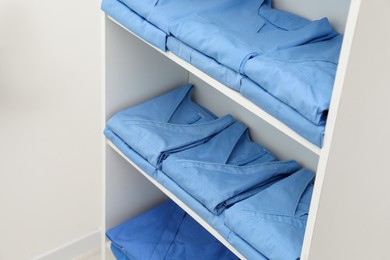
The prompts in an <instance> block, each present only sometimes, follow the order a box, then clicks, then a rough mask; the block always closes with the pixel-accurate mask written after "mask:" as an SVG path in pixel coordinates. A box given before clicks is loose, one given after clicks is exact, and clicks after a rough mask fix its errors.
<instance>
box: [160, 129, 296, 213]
mask: <svg viewBox="0 0 390 260" xmlns="http://www.w3.org/2000/svg"><path fill="white" fill-rule="evenodd" d="M299 168H300V167H299V165H298V164H297V163H296V162H295V161H275V158H274V157H273V156H272V155H270V154H269V153H268V152H265V151H264V149H263V148H262V147H260V146H259V145H258V144H255V143H253V142H252V141H251V140H250V139H249V137H248V129H247V128H246V127H245V126H244V125H242V124H241V123H238V122H237V123H235V124H233V125H231V126H229V127H227V128H226V129H225V130H223V131H222V132H220V133H218V134H216V135H215V136H213V137H212V139H210V140H209V141H208V142H206V143H204V144H200V145H198V146H195V147H191V148H189V149H186V150H183V151H180V152H177V153H175V154H172V155H171V156H169V157H167V158H166V159H165V160H164V161H163V163H162V172H163V173H165V174H166V175H167V176H169V177H170V178H171V179H172V180H173V181H174V182H176V183H177V184H178V185H179V186H180V187H181V188H182V189H183V190H185V191H186V192H188V193H189V194H190V195H191V196H193V197H194V198H195V199H196V200H198V201H199V202H200V203H201V204H202V205H204V206H205V207H206V208H207V209H209V210H210V212H212V213H214V214H220V213H221V212H222V211H223V210H225V209H226V208H227V207H229V206H231V205H233V204H234V203H236V202H238V201H240V200H243V199H245V198H248V197H250V196H251V195H253V194H256V193H258V192H259V191H261V190H263V189H265V188H266V187H268V186H269V185H272V183H274V182H276V181H278V180H280V179H282V178H285V177H286V176H288V175H289V174H292V173H294V172H295V171H297V170H298V169H299Z"/></svg>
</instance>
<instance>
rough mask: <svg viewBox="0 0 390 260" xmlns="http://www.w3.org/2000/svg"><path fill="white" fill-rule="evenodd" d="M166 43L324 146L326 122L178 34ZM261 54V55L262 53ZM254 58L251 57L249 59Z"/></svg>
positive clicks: (314, 141)
mask: <svg viewBox="0 0 390 260" xmlns="http://www.w3.org/2000/svg"><path fill="white" fill-rule="evenodd" d="M167 47H168V49H169V50H170V51H172V52H173V53H174V54H176V55H177V56H179V57H181V58H183V59H184V60H186V61H188V62H190V63H191V64H193V65H194V66H196V67H197V68H199V69H201V70H202V71H204V72H206V73H208V74H209V75H210V76H212V77H214V78H215V79H217V80H218V81H220V82H222V83H224V84H225V85H227V86H229V87H231V88H233V89H235V90H237V91H240V92H241V94H242V95H244V96H245V97H247V98H248V99H249V100H251V101H252V102H254V103H255V104H256V105H258V106H259V107H260V108H262V109H263V110H264V111H266V112H267V113H269V114H270V115H272V116H274V117H275V118H277V119H279V120H280V121H282V122H283V123H285V124H286V125H287V126H289V127H290V128H291V129H293V130H294V131H295V132H297V133H298V134H299V135H301V136H302V137H304V138H306V139H307V140H309V141H310V142H312V143H313V144H315V145H317V146H318V147H321V146H322V141H323V135H324V130H325V126H324V125H317V124H314V123H313V122H311V121H310V120H308V119H307V118H306V117H304V116H302V115H301V114H300V113H298V112H297V111H296V110H295V109H293V108H292V107H290V106H288V105H287V104H286V103H284V102H282V101H280V100H279V99H277V98H276V97H274V96H273V95H271V94H270V93H269V92H267V91H266V90H265V89H263V88H261V87H260V86H259V85H257V84H256V83H255V82H253V81H252V80H250V79H249V78H248V77H246V76H243V75H241V74H239V73H237V72H235V71H233V70H231V69H229V68H227V67H225V66H223V65H221V64H219V63H217V62H216V61H215V60H213V59H211V58H210V57H207V56H206V55H204V54H202V53H200V52H198V51H197V50H194V49H193V48H191V47H190V46H188V45H186V44H184V43H183V42H181V41H179V40H178V39H176V38H175V37H172V36H171V37H168V40H167ZM259 57H260V56H259ZM250 61H252V59H251V60H249V61H248V64H249V62H250Z"/></svg>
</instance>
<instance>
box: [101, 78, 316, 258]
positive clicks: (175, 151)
mask: <svg viewBox="0 0 390 260" xmlns="http://www.w3.org/2000/svg"><path fill="white" fill-rule="evenodd" d="M191 89H192V85H190V84H186V85H183V86H181V87H179V88H176V89H174V90H171V91H169V92H167V93H165V94H163V95H161V96H158V97H156V98H154V99H152V100H149V101H147V102H144V103H141V104H138V105H136V106H133V107H130V108H128V109H125V110H123V111H121V112H118V113H117V114H116V115H114V116H113V117H112V118H111V119H110V120H109V121H108V122H107V127H106V129H105V134H106V136H107V138H108V139H110V140H111V141H112V142H113V143H114V144H115V145H116V146H117V147H118V148H119V149H120V150H121V151H122V152H123V153H124V154H125V155H126V156H127V157H128V158H130V159H131V160H133V161H134V162H135V163H136V164H137V165H138V166H139V167H140V168H141V169H143V170H144V171H145V172H146V173H147V174H149V175H150V176H151V177H152V178H154V179H155V180H157V181H158V182H159V183H160V184H162V185H163V186H164V187H166V188H167V189H168V190H170V191H171V192H172V193H173V194H174V195H175V196H176V197H178V198H179V199H180V200H182V201H183V202H184V203H185V204H186V205H188V206H189V207H190V208H191V209H192V210H194V211H195V212H196V213H197V214H198V215H199V216H201V217H202V218H203V219H204V220H205V221H206V222H207V223H209V224H210V225H211V226H212V227H213V228H214V229H215V230H217V231H218V232H219V233H220V234H221V236H223V237H224V238H225V239H226V240H227V241H229V242H230V243H231V244H232V245H233V246H235V247H236V248H237V249H238V250H239V251H240V252H241V253H242V254H243V255H244V256H245V257H247V258H248V259H267V258H268V255H270V254H269V251H270V252H273V251H274V250H278V248H276V247H270V248H268V247H267V245H265V246H266V247H267V248H268V251H267V249H264V248H263V247H261V246H258V244H257V243H253V241H252V239H254V240H256V237H257V236H260V233H262V232H263V230H266V231H268V233H267V235H269V236H275V238H274V239H275V241H280V243H281V244H280V246H281V247H283V248H285V250H286V251H288V253H290V255H297V257H299V253H300V250H301V245H302V240H303V234H304V230H305V223H306V222H305V221H306V216H307V214H308V210H309V203H310V197H311V188H310V185H312V184H311V181H312V179H313V176H314V175H313V174H312V173H311V172H309V171H307V170H305V169H301V168H300V166H299V165H298V164H297V163H296V162H295V161H291V160H290V161H278V160H277V159H276V158H275V156H274V155H272V154H271V153H270V152H268V151H267V150H266V149H265V148H264V147H262V146H261V145H259V144H257V143H255V142H253V141H252V140H251V139H250V137H249V130H248V128H247V127H246V126H245V125H243V124H242V123H240V122H238V121H236V120H235V119H234V118H233V117H232V116H230V115H226V116H224V117H220V118H218V117H217V116H215V115H214V114H213V113H212V112H210V111H208V110H207V109H205V108H203V107H202V106H200V105H198V104H196V103H195V102H193V101H192V100H191V96H190V94H191ZM300 176H303V177H302V178H301V177H300ZM306 187H307V188H306ZM279 191H282V192H279ZM264 201H266V202H267V203H268V204H267V203H265V202H264ZM246 208H249V209H250V211H251V213H250V214H249V213H247V211H249V210H246ZM268 210H271V211H268ZM272 210H273V211H272ZM252 212H258V213H253V214H252ZM273 213H275V214H274V215H280V216H284V217H285V219H287V220H286V221H285V225H287V226H289V225H293V226H291V231H290V229H288V228H279V226H278V225H279V223H278V221H275V219H271V220H270V221H268V222H267V224H269V225H270V227H268V228H269V230H271V231H272V230H273V227H275V230H276V233H275V234H272V232H270V231H269V230H267V229H266V228H264V226H265V224H262V225H260V226H258V227H256V223H257V221H258V220H257V219H256V217H257V216H260V217H259V218H261V216H263V215H265V214H271V215H272V214H273ZM237 215H238V216H239V217H238V218H236V216H237ZM240 216H242V217H240ZM252 217H253V218H252ZM296 218H299V221H298V222H299V225H298V226H297V227H296V226H295V222H294V221H295V219H296ZM251 219H252V220H253V221H254V222H251ZM276 220H278V219H276ZM290 220H293V221H290ZM241 222H246V223H247V224H248V225H253V228H252V229H251V228H250V226H248V225H243V224H242V223H241ZM249 223H250V224H249ZM248 229H249V230H251V231H253V233H252V232H249V231H248ZM248 232H249V233H250V235H252V236H251V237H249V239H248V238H247V235H248ZM286 232H287V233H286ZM285 233H286V236H284V234H285ZM264 234H266V233H264ZM282 238H283V239H282ZM113 240H115V239H113ZM248 243H249V244H248ZM271 255H272V254H271ZM286 255H287V253H286ZM136 259H138V258H136ZM141 259H142V258H141ZM147 259H152V258H147ZM166 259H169V258H166ZM188 259H191V258H188ZM193 259H196V258H193ZM271 259H272V258H271ZM276 259H278V258H276ZM281 259H282V258H281Z"/></svg>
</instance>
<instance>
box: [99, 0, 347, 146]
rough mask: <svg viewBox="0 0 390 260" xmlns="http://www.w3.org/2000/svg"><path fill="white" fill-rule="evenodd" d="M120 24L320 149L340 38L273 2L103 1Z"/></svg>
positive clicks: (324, 26)
mask: <svg viewBox="0 0 390 260" xmlns="http://www.w3.org/2000/svg"><path fill="white" fill-rule="evenodd" d="M102 9H103V10H104V11H105V12H106V13H107V14H108V15H110V16H111V17H113V18H114V19H115V20H116V21H118V22H119V23H121V24H122V25H124V26H125V27H127V28H128V29H129V30H131V31H133V32H134V33H135V34H137V35H138V36H140V37H142V38H143V39H145V40H146V41H148V42H149V43H151V44H153V45H154V46H156V47H157V48H160V49H161V50H163V51H167V50H169V51H171V52H173V53H175V54H176V55H177V56H179V57H181V58H182V59H184V60H186V61H188V62H189V63H191V64H193V65H194V66H196V67H198V68H199V69H201V70H203V71H204V72H206V73H208V74H209V75H210V76H212V77H214V78H215V79H217V80H219V81H221V82H222V83H224V84H225V85H226V86H229V87H231V88H233V89H235V90H237V91H239V92H240V93H241V94H242V95H244V96H246V97H247V98H248V99H249V100H251V101H253V102H254V103H255V104H257V105H258V106H259V107H261V108H262V109H264V110H265V111H267V112H268V113H270V114H271V115H273V116H274V117H276V118H278V119H279V120H281V121H282V122H284V123H285V124H286V125H288V126H289V127H290V128H292V129H293V130H294V131H296V132H297V133H298V134H300V135H301V136H303V137H304V138H306V139H307V140H309V141H310V142H312V143H314V144H315V145H317V146H319V147H321V145H322V139H323V133H324V129H325V122H326V117H327V114H328V109H329V103H330V97H331V93H332V88H333V82H334V77H335V73H336V69H337V63H338V58H339V53H340V47H341V42H342V36H341V35H340V34H338V33H337V32H335V31H333V29H332V27H331V25H330V24H329V22H328V20H327V19H326V18H323V19H321V20H317V21H313V22H310V21H308V20H306V19H303V18H301V17H299V16H296V15H293V14H290V13H287V12H283V11H279V10H275V9H273V8H271V1H270V0H263V1H258V0H248V1H240V0H222V1H221V0H218V1H217V0H212V1H205V0H148V1H145V0H103V2H102Z"/></svg>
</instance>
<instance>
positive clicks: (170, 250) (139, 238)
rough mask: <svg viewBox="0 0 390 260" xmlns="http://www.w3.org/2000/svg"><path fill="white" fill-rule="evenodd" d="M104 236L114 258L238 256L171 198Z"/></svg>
mask: <svg viewBox="0 0 390 260" xmlns="http://www.w3.org/2000/svg"><path fill="white" fill-rule="evenodd" d="M107 237H108V238H109V239H110V240H111V241H112V244H111V248H112V251H113V253H114V255H115V256H116V257H117V259H137V260H141V259H150V260H161V259H166V260H174V259H175V260H179V259H193V260H203V259H204V260H214V259H238V258H237V257H236V256H235V255H234V254H233V253H231V252H230V251H229V250H228V249H227V248H226V247H225V246H224V245H222V244H221V243H220V242H219V241H218V240H217V239H216V238H214V237H213V236H212V235H211V234H210V233H209V232H208V231H206V230H205V229H204V228H203V227H202V226H200V225H199V224H198V223H197V222H196V221H195V220H194V219H192V218H191V217H190V216H189V215H188V214H187V213H185V212H184V211H183V210H182V209H181V208H180V207H178V206H177V205H176V204H175V203H174V202H173V201H171V200H168V201H167V202H165V203H163V204H161V205H159V206H157V207H155V208H153V209H151V210H149V211H147V212H145V213H143V214H141V215H139V216H137V217H134V218H132V219H130V220H128V221H126V222H124V223H122V224H120V225H118V226H116V227H114V228H112V229H110V230H109V231H107Z"/></svg>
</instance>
